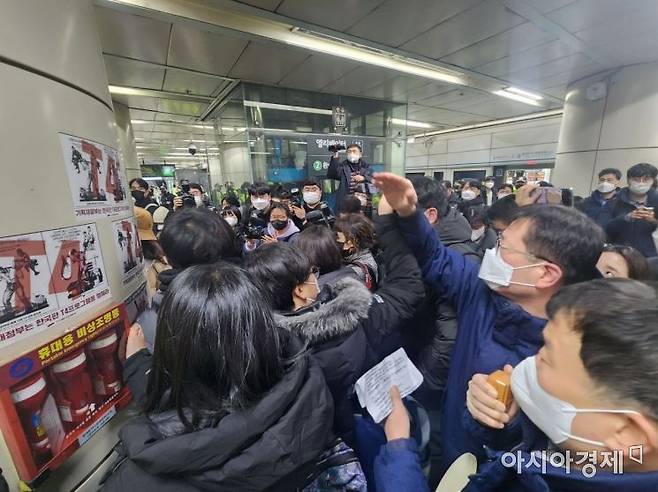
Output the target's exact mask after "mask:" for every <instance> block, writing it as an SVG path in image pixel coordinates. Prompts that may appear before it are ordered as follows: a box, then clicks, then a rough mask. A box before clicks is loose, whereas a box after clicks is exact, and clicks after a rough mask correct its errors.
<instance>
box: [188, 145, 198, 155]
mask: <svg viewBox="0 0 658 492" xmlns="http://www.w3.org/2000/svg"><path fill="white" fill-rule="evenodd" d="M187 151H188V152H189V153H190V154H191V155H194V154H196V145H194V144H193V143H191V144H190V145H189V146H188V147H187Z"/></svg>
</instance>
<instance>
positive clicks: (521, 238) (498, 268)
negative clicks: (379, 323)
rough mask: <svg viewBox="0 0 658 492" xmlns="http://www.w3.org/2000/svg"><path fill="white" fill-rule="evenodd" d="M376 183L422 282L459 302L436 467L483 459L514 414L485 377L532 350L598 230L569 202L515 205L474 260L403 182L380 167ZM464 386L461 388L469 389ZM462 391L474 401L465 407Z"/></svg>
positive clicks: (595, 245)
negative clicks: (468, 456)
mask: <svg viewBox="0 0 658 492" xmlns="http://www.w3.org/2000/svg"><path fill="white" fill-rule="evenodd" d="M374 179H375V184H376V185H377V186H378V187H379V188H380V189H381V190H382V192H383V193H384V197H385V198H386V199H387V200H388V202H389V203H390V204H391V206H392V207H393V208H394V209H395V210H396V212H397V215H398V219H397V223H398V227H399V228H400V231H401V232H402V234H403V236H404V238H405V240H406V242H407V244H408V245H409V246H410V247H411V249H412V251H413V252H414V254H415V256H416V259H417V260H418V263H419V266H420V268H421V271H422V272H423V277H424V280H425V282H427V283H428V284H429V285H430V286H431V287H432V288H433V289H434V290H435V291H436V292H437V293H439V294H441V295H443V296H444V297H445V298H446V299H448V300H450V301H451V302H452V303H453V304H454V305H455V307H456V309H457V316H458V320H459V321H458V328H457V338H456V341H455V346H454V349H453V356H452V360H453V361H458V363H453V364H452V365H451V367H450V370H449V374H448V383H447V388H446V392H445V397H444V400H443V408H442V419H441V431H442V450H443V457H442V466H441V467H442V470H440V473H439V474H438V476H441V474H442V473H441V472H444V471H445V470H446V469H447V467H448V466H449V465H450V464H452V462H454V461H455V459H457V458H458V457H459V456H460V455H462V454H463V453H465V452H471V453H473V454H474V455H475V456H476V457H478V458H480V459H484V458H485V456H484V445H487V446H490V447H494V448H498V449H500V448H499V447H498V446H503V447H504V446H505V443H506V442H511V441H515V439H516V438H518V435H519V433H520V430H521V429H520V426H519V424H518V422H516V421H511V420H510V417H511V415H508V414H506V413H505V412H501V413H500V414H499V415H498V414H496V416H497V418H495V419H493V418H491V413H492V409H495V408H497V405H496V403H497V400H496V399H495V398H492V397H491V391H492V390H493V391H494V392H495V390H494V388H493V386H491V385H489V384H488V383H487V380H486V379H487V376H486V375H488V374H491V373H492V372H494V371H496V370H499V369H502V368H503V367H504V366H505V365H508V369H507V370H508V371H509V370H511V366H514V365H516V364H518V363H519V362H521V360H523V359H524V358H525V357H528V356H532V355H535V354H536V353H537V351H538V350H539V348H540V347H541V344H542V338H541V333H542V330H543V328H544V326H545V325H546V320H547V317H548V316H547V313H546V305H547V303H548V301H549V299H550V298H551V297H552V296H553V295H554V294H555V293H556V292H557V291H558V290H559V289H560V287H561V286H563V285H569V284H573V283H576V282H582V281H585V280H590V279H592V278H595V277H596V276H599V274H598V272H597V271H596V262H597V261H598V259H599V256H600V255H601V251H602V248H603V243H604V242H605V237H604V234H603V231H602V230H601V229H600V227H598V226H597V225H596V224H594V223H593V222H591V221H590V220H589V219H588V218H587V217H586V216H585V215H584V214H582V213H581V212H578V211H577V210H574V209H570V208H567V207H562V206H551V205H530V206H527V207H521V209H520V210H519V214H518V216H516V217H515V220H514V221H513V222H512V223H511V224H510V225H509V227H507V228H506V229H505V231H504V232H503V233H502V234H501V235H500V239H499V241H498V245H497V247H496V248H493V249H489V250H487V251H486V253H485V256H484V259H483V261H482V264H481V266H479V267H478V265H477V264H475V263H473V262H471V261H469V260H467V259H465V258H464V257H463V256H462V255H460V254H459V253H456V252H454V251H451V250H450V249H448V248H447V247H445V246H444V245H443V243H442V242H441V240H440V239H439V237H438V235H437V234H436V232H435V231H434V230H433V229H432V227H431V226H430V224H429V222H428V221H427V219H426V218H425V216H424V215H423V213H422V210H419V209H417V207H416V203H417V197H416V193H415V191H414V188H413V186H412V184H411V182H410V181H409V180H407V179H404V178H402V177H399V176H396V175H394V174H391V173H378V174H375V176H374ZM467 392H468V396H467ZM467 398H468V400H469V401H471V402H473V404H472V406H473V407H474V408H475V409H477V412H475V413H474V414H472V413H470V412H468V411H467V410H466V402H467Z"/></svg>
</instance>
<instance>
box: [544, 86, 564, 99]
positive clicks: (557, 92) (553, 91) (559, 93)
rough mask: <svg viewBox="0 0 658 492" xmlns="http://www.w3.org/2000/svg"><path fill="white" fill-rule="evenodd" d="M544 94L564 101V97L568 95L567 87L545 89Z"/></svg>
mask: <svg viewBox="0 0 658 492" xmlns="http://www.w3.org/2000/svg"><path fill="white" fill-rule="evenodd" d="M543 92H545V93H546V94H549V95H551V96H553V97H557V98H558V99H564V97H565V96H566V95H567V87H566V85H564V84H560V85H557V86H555V87H548V88H545V89H543Z"/></svg>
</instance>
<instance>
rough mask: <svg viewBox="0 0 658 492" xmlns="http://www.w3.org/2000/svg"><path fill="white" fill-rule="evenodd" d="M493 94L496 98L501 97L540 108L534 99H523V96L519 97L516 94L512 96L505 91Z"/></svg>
mask: <svg viewBox="0 0 658 492" xmlns="http://www.w3.org/2000/svg"><path fill="white" fill-rule="evenodd" d="M493 93H494V94H495V95H497V96H502V97H506V98H507V99H513V100H514V101H518V102H522V103H525V104H529V105H530V106H541V104H539V103H538V102H537V101H536V100H535V99H530V98H529V97H525V96H519V95H518V94H513V93H511V92H507V91H505V90H502V91H494V92H493Z"/></svg>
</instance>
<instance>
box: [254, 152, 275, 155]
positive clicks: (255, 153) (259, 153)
mask: <svg viewBox="0 0 658 492" xmlns="http://www.w3.org/2000/svg"><path fill="white" fill-rule="evenodd" d="M249 153H250V154H253V155H270V154H271V153H272V152H249Z"/></svg>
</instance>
